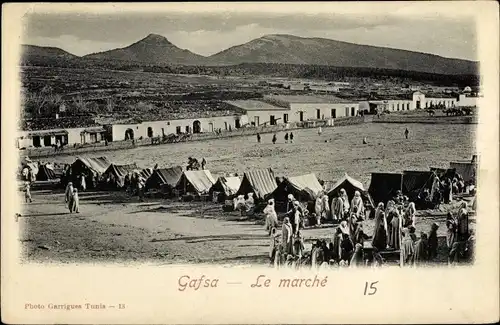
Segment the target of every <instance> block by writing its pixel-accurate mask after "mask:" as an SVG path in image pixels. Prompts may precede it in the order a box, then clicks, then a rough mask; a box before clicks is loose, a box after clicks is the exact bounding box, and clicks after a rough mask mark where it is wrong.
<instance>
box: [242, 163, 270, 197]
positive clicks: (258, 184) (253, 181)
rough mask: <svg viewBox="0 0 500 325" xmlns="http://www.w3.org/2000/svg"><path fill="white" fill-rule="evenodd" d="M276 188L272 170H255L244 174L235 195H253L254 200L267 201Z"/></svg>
mask: <svg viewBox="0 0 500 325" xmlns="http://www.w3.org/2000/svg"><path fill="white" fill-rule="evenodd" d="M277 187H278V184H276V178H275V177H274V172H273V171H272V169H270V168H268V169H255V170H251V171H248V172H245V174H244V175H243V180H242V181H241V186H240V189H239V190H238V193H236V194H237V195H247V194H248V193H254V198H255V199H259V200H264V199H267V198H268V197H270V196H271V195H272V193H273V192H274V190H276V188H277Z"/></svg>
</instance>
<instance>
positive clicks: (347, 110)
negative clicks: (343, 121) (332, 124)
mask: <svg viewBox="0 0 500 325" xmlns="http://www.w3.org/2000/svg"><path fill="white" fill-rule="evenodd" d="M345 116H349V107H346V108H345Z"/></svg>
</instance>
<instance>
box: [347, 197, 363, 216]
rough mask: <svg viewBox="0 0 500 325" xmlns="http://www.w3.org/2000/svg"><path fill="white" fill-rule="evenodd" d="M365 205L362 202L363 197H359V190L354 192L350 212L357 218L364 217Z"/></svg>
mask: <svg viewBox="0 0 500 325" xmlns="http://www.w3.org/2000/svg"><path fill="white" fill-rule="evenodd" d="M364 210H365V206H364V204H363V199H362V198H361V193H359V191H356V192H354V197H353V198H352V201H351V210H350V212H351V214H355V215H356V218H357V219H358V220H362V219H364V213H365V211H364Z"/></svg>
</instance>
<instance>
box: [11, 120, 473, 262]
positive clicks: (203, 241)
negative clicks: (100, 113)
mask: <svg viewBox="0 0 500 325" xmlns="http://www.w3.org/2000/svg"><path fill="white" fill-rule="evenodd" d="M408 128H409V129H410V139H409V140H405V139H404V137H403V131H404V129H405V126H404V125H390V124H365V125H362V126H359V125H356V126H349V127H339V128H328V129H323V134H322V135H321V136H320V135H318V134H317V130H315V129H313V130H311V129H308V130H301V131H297V132H294V133H295V141H294V142H295V143H293V144H285V143H284V141H283V137H282V136H281V135H279V142H280V143H278V144H276V145H272V144H271V143H270V137H271V136H272V135H264V136H263V143H262V144H260V145H259V144H257V143H256V141H255V139H254V138H253V137H251V138H234V139H223V140H217V141H205V142H197V143H183V144H172V145H165V146H158V147H142V148H137V149H132V150H126V151H120V152H109V153H108V154H107V156H108V157H109V158H110V159H111V161H113V162H116V163H129V162H137V163H138V165H140V166H143V167H149V166H153V165H154V164H155V163H159V165H160V166H170V165H174V164H184V163H185V161H186V160H187V157H188V156H195V157H200V158H201V157H205V159H206V160H207V161H208V166H207V167H208V168H209V169H210V170H211V171H212V172H213V173H214V174H215V175H214V176H217V174H221V173H227V172H235V171H236V172H243V171H244V170H245V169H246V168H248V166H251V167H253V168H263V167H272V168H273V169H274V170H275V172H276V174H277V175H300V174H304V173H309V172H311V171H313V172H315V173H316V174H317V176H318V177H320V178H321V179H324V180H335V179H336V178H338V177H340V176H342V174H343V173H344V172H347V173H349V175H351V176H353V177H355V178H358V179H359V180H361V181H362V182H363V183H364V184H365V186H366V188H368V185H369V179H370V173H371V172H375V171H377V172H394V171H402V170H404V169H413V170H428V168H429V167H430V166H433V167H446V166H448V163H449V161H452V160H456V159H470V156H471V155H472V154H473V143H472V139H474V127H473V126H470V125H422V124H419V125H410V126H409V127H408ZM363 137H367V139H368V142H369V144H368V145H363V144H362V139H363ZM329 139H332V140H331V142H325V140H329ZM54 159H55V160H57V161H59V162H72V161H73V160H74V159H75V157H58V158H54ZM20 195H22V193H20ZM33 200H34V201H33V203H29V204H23V206H22V207H21V209H20V211H19V212H20V213H21V214H22V217H20V218H19V219H18V222H19V225H20V240H21V241H22V243H23V254H24V257H25V259H26V260H29V261H43V262H58V263H60V262H62V263H89V262H92V263H99V262H106V263H109V262H120V263H123V262H127V261H141V262H147V263H153V264H172V263H175V264H177V263H210V264H213V263H217V264H223V265H226V264H227V265H235V264H243V265H246V264H264V263H268V262H269V259H268V253H269V239H268V237H267V234H266V232H265V230H264V226H263V222H262V220H255V219H251V220H250V219H248V218H242V217H240V216H239V215H238V214H237V213H225V212H222V208H221V205H215V204H212V203H203V202H178V201H172V200H162V199H153V198H147V199H146V201H145V202H138V200H137V198H136V197H134V198H130V197H128V196H127V195H126V194H125V193H123V192H102V191H96V192H83V193H80V206H81V207H80V212H81V213H79V214H70V213H69V211H68V209H67V208H66V206H65V203H64V195H63V193H62V191H49V190H46V191H33ZM455 208H456V207H455V205H452V206H450V207H443V208H442V211H439V212H438V211H434V212H432V213H430V212H429V211H419V216H418V217H417V221H416V228H417V234H419V233H420V231H424V232H426V233H428V232H429V230H430V225H431V224H432V223H433V222H437V223H438V224H439V226H440V227H439V230H438V235H439V237H440V238H439V240H440V246H441V248H440V252H439V256H438V261H439V262H441V263H444V262H445V261H446V247H445V244H444V235H445V225H444V222H445V216H444V215H445V212H446V210H448V209H452V210H453V209H455ZM472 220H473V222H472V227H474V218H473V219H472ZM372 228H373V221H372V220H368V221H365V225H364V229H365V232H366V233H367V234H368V235H369V236H371V235H372V234H373V229H372ZM333 232H334V228H333V227H332V226H327V227H322V228H310V229H306V230H305V231H304V232H303V235H304V237H305V240H306V250H309V249H310V247H311V245H312V240H313V239H316V238H331V237H332V234H333ZM367 241H368V242H369V241H370V239H368V240H367Z"/></svg>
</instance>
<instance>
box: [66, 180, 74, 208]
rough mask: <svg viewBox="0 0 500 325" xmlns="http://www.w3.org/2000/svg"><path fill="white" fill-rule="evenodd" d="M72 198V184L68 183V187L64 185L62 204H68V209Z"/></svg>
mask: <svg viewBox="0 0 500 325" xmlns="http://www.w3.org/2000/svg"><path fill="white" fill-rule="evenodd" d="M72 196H73V182H68V185H66V192H65V195H64V202H65V203H67V204H68V208H70V201H71V197H72Z"/></svg>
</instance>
